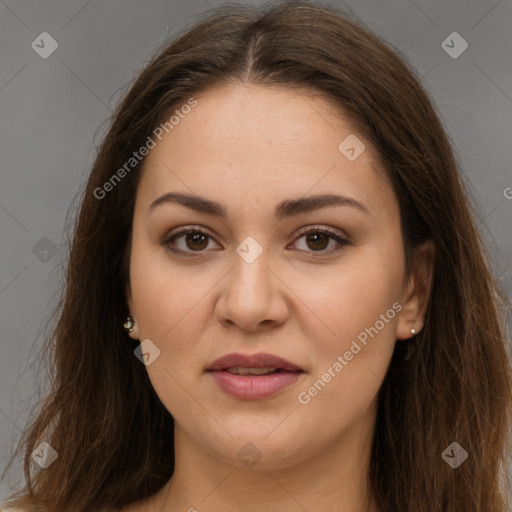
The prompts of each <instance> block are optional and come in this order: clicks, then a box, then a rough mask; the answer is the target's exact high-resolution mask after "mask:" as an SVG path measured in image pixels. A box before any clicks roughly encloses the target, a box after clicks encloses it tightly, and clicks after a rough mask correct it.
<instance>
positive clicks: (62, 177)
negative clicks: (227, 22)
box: [0, 0, 512, 500]
mask: <svg viewBox="0 0 512 512" xmlns="http://www.w3.org/2000/svg"><path fill="white" fill-rule="evenodd" d="M253 3H255V4H260V3H261V2H257V1H256V0H253ZM331 3H333V4H334V5H336V4H338V5H345V7H346V6H349V7H350V8H351V9H353V10H354V11H355V12H356V13H357V14H358V15H359V16H360V17H361V18H362V19H363V20H364V21H365V22H366V23H367V25H368V26H369V27H370V28H371V29H373V30H374V31H376V32H377V33H378V34H380V35H381V36H383V37H384V38H385V39H386V40H387V41H388V42H390V43H391V44H393V45H394V46H395V47H397V48H398V49H400V50H401V51H402V52H403V53H404V54H405V55H406V57H407V58H408V59H409V61H410V62H411V63H412V64H413V65H414V67H415V68H416V69H417V70H418V72H419V73H420V74H421V76H422V77H423V81H424V84H425V86H426V87H427V89H428V90H429V92H430V93H431V94H432V96H433V98H434V100H435V102H436V104H437V107H438V110H439V111H440V113H441V116H442V119H443V121H444V124H445V126H446V128H447V130H448V132H449V134H450V136H451V138H452V141H453V143H454V145H455V148H456V151H457V153H458V158H459V160H460V164H461V169H462V171H463V173H464V174H465V176H466V177H467V179H468V181H469V183H470V185H471V187H472V190H473V193H474V196H475V200H476V202H477V205H478V207H479V209H480V211H481V216H482V219H483V220H484V221H485V224H482V223H481V226H482V230H483V235H484V237H485V240H486V243H487V244H488V247H489V250H490V253H491V255H492V257H493V269H494V271H495V273H496V275H498V276H499V277H500V278H502V281H501V282H502V283H503V286H504V288H505V290H506V292H507V293H508V295H509V296H511V295H512V279H511V275H510V268H511V262H512V236H511V235H512V228H511V222H510V219H511V213H512V198H511V199H507V198H506V197H505V194H504V190H506V189H507V187H512V172H511V170H510V164H509V163H510V162H511V161H512V144H511V133H512V116H511V114H512V83H511V70H512V60H511V56H512V30H511V29H512V24H511V20H512V2H511V1H510V0H500V1H497V0H489V1H482V0H480V1H477V0H456V1H451V2H448V1H446V0H433V1H427V0H414V1H413V0H391V1H382V0H371V1H366V0H362V1H355V0H352V1H349V2H348V3H346V4H341V0H339V1H338V2H335V1H333V2H331ZM219 4H220V2H215V1H214V0H208V1H203V0H194V1H188V0H187V2H184V1H183V2H178V1H175V0H172V1H170V0H165V1H164V0H149V1H143V0H129V1H127V0H124V1H121V0H109V1H106V0H88V1H87V0H81V1H78V0H67V1H64V0H59V1H57V0H49V1H48V0H47V1H44V2H43V1H35V0H0V159H1V160H0V173H1V174H0V178H1V179H0V232H1V245H0V324H1V331H0V332H1V351H0V354H1V356H0V357H1V360H0V471H1V470H3V468H4V466H5V464H6V462H7V459H8V456H9V455H10V454H11V451H12V450H13V448H14V443H15V442H16V441H17V440H18V438H19V435H20V432H21V429H22V428H23V426H24V423H25V421H26V420H27V418H28V412H29V408H30V407H31V406H32V405H33V404H34V403H36V401H37V399H38V396H37V394H38V390H41V389H42V388H43V385H44V375H43V376H40V377H39V378H37V375H36V372H35V370H36V364H37V358H36V356H37V350H38V348H39V347H40V345H41V343H42V339H41V332H40V328H41V322H42V321H43V320H44V319H45V317H46V316H47V315H48V314H49V313H50V312H51V309H52V307H53V306H54V305H55V303H56V300H57V295H56V293H57V290H58V286H59V283H60V282H61V278H62V271H63V265H64V264H65V259H66V255H67V245H66V243H67V240H66V236H65V231H64V225H65V220H66V214H67V213H68V210H69V208H70V205H71V201H72V200H73V198H74V196H75V195H76V193H77V191H78V188H79V186H80V184H82V183H83V181H84V180H85V178H86V176H87V172H88V170H89V169H90V165H91V163H92V161H93V158H94V153H95V144H97V143H98V142H99V140H100V138H101V134H102V133H103V131H102V130H100V127H101V126H102V122H103V121H104V120H105V119H106V118H107V116H108V115H109V114H110V109H112V108H113V107H114V105H115V103H116V101H117V100H118V99H119V94H120V92H119V89H120V88H121V87H122V86H124V85H125V84H126V82H127V81H128V80H130V79H131V78H132V77H133V76H134V75H135V74H136V72H137V70H140V69H141V67H142V66H143V64H144V62H145V61H146V60H147V59H148V58H149V57H150V56H151V54H152V53H153V51H154V50H155V49H156V48H157V46H158V45H160V44H161V43H162V42H163V41H164V40H165V39H166V38H168V37H169V36H172V35H173V34H175V33H176V32H177V31H179V30H181V29H183V28H184V27H186V26H189V25H190V24H191V23H193V21H194V20H195V18H194V15H196V14H199V13H202V12H204V11H205V10H207V9H209V8H210V7H211V6H215V5H219ZM454 31H455V32H458V33H459V34H460V35H461V36H462V37H463V38H464V39H465V40H466V41H467V43H468V45H469V46H468V48H467V50H466V51H465V52H464V53H462V54H461V55H460V56H459V57H458V58H452V57H451V56H449V55H448V54H447V53H446V52H445V50H443V48H442V47H441V43H442V41H443V40H445V39H446V38H447V36H448V35H449V34H451V33H452V32H454ZM42 32H48V33H50V34H51V36H52V37H53V38H55V40H56V41H57V42H58V45H59V46H58V48H57V50H56V51H55V52H54V53H53V54H52V55H50V56H49V57H48V58H47V59H43V58H41V57H40V56H39V55H38V54H37V53H36V52H35V51H34V50H33V49H32V47H31V43H32V41H34V40H36V38H37V37H38V36H39V34H41V33H42ZM38 40H39V39H38ZM449 44H452V43H449ZM453 44H454V45H455V44H457V45H458V43H455V42H454V43H453ZM458 48H459V47H458V46H455V49H458ZM510 196H512V191H511V194H510ZM484 225H487V226H488V228H484ZM470 278H471V277H470V276H468V279H470ZM18 478H19V475H18V474H17V473H16V466H15V470H14V471H13V472H12V474H10V475H9V476H8V478H6V479H5V480H4V481H3V482H1V484H0V500H1V499H2V498H4V497H5V495H6V493H7V486H8V485H10V484H14V483H15V482H16V481H17V480H18Z"/></svg>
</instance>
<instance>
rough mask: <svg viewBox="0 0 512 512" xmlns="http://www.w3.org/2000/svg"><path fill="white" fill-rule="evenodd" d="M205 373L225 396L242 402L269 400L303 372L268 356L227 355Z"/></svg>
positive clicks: (275, 357) (281, 359) (282, 360)
mask: <svg viewBox="0 0 512 512" xmlns="http://www.w3.org/2000/svg"><path fill="white" fill-rule="evenodd" d="M206 371H207V372H209V373H210V374H211V376H212V378H213V381H214V382H215V383H216V384H217V385H218V387H219V388H220V389H221V390H222V391H224V392H225V393H227V394H229V395H231V396H234V397H235V398H239V399H243V400H259V399H262V398H266V397H269V396H271V395H274V394H276V393H278V392H279V391H282V390H283V389H285V388H286V387H288V386H290V385H292V384H294V383H295V382H297V380H298V379H299V378H300V376H301V375H303V374H304V373H305V371H304V370H303V369H302V368H300V367H298V366H297V365H296V364H294V363H292V362H290V361H287V360H286V359H283V358H281V357H278V356H274V355H272V354H263V353H260V354H253V355H246V354H228V355H226V356H223V357H221V358H219V359H217V360H215V361H214V362H213V363H212V364H211V365H210V366H209V367H208V368H206Z"/></svg>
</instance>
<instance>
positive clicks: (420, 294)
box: [396, 240, 436, 340]
mask: <svg viewBox="0 0 512 512" xmlns="http://www.w3.org/2000/svg"><path fill="white" fill-rule="evenodd" d="M435 257H436V248H435V244H434V242H433V240H427V241H426V242H424V243H423V244H421V245H420V246H419V247H417V248H415V249H414V253H413V261H412V264H411V272H410V275H409V277H408V279H407V282H406V283H405V285H404V294H403V296H402V301H401V304H402V310H401V311H400V316H399V319H398V324H397V331H396V337H397V339H399V340H405V339H408V338H411V337H412V336H414V335H415V334H412V333H411V329H415V330H416V334H417V333H419V332H420V331H421V329H423V327H424V325H425V313H426V311H427V307H428V303H429V300H430V293H431V290H432V283H433V281H434V262H435Z"/></svg>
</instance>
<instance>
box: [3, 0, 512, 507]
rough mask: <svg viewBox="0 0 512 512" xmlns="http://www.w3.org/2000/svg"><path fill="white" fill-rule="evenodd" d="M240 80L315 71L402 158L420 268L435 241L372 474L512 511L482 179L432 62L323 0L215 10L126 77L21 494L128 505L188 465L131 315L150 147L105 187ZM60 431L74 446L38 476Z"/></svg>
mask: <svg viewBox="0 0 512 512" xmlns="http://www.w3.org/2000/svg"><path fill="white" fill-rule="evenodd" d="M228 83H229V84H237V83H254V84H260V85H263V86H268V87H271V86H274V85H275V86H280V87H282V86H285V87H290V88H296V87H297V88H301V89H303V88H307V89H309V90H310V91H311V92H320V93H322V94H323V95H324V96H325V97H327V98H329V99H331V101H332V102H333V103H335V104H337V105H339V106H341V107H342V108H343V110H344V112H346V114H347V115H348V116H349V118H350V120H351V122H352V123H353V124H354V126H355V127H356V128H357V129H358V130H359V131H360V133H361V134H362V135H363V136H364V137H366V139H367V140H368V141H369V143H371V144H373V146H374V148H375V149H376V150H377V152H378V154H379V156H380V158H381V161H382V163H383V165H384V167H385V169H386V171H387V173H388V174H389V177H390V179H391V183H392V184H393V188H394V190H395V192H396V196H397V198H398V201H399V206H400V214H401V221H402V230H403V238H404V248H405V253H406V260H407V262H408V266H407V270H408V269H409V268H410V267H409V263H410V261H411V257H412V249H413V248H414V247H415V246H416V245H418V244H419V243H421V242H422V241H424V240H425V239H432V240H433V241H434V243H435V246H436V253H437V257H436V264H435V269H434V271H435V275H434V283H433V290H432V294H431V300H430V303H429V307H428V310H427V315H426V321H425V328H424V329H423V330H422V331H421V332H420V333H419V334H418V335H417V336H416V337H415V339H414V350H412V352H410V353H409V355H408V357H407V358H406V359H405V358H404V354H405V353H404V349H405V344H404V343H397V344H396V348H395V353H394V355H393V358H392V361H391V364H390V367H389V370H388V373H387V375H386V378H385V380H384V382H383V383H382V386H381V389H380V391H379V405H378V416H377V424H376V430H375V436H374V442H373V448H372V457H371V465H370V472H369V475H368V478H369V482H370V486H371V491H372V493H373V494H374V496H375V499H376V500H377V504H378V506H379V508H380V510H382V511H388V510H392V511H394V512H406V511H410V512H427V511H428V512H439V511H443V512H459V511H461V510H464V511H465V512H476V511H478V512H484V511H485V512H487V511H488V512H491V511H492V512H505V511H506V503H507V499H508V496H507V492H506V488H505V485H504V482H506V468H507V462H508V442H507V440H508V439H510V413H511V407H512V372H511V366H510V362H509V359H508V356H507V351H506V333H505V327H506V321H505V316H504V314H503V313H504V312H505V313H506V312H508V311H510V304H509V302H508V301H507V299H506V298H505V295H504V293H503V292H501V291H500V288H499V286H498V283H497V282H496V280H495V279H494V278H493V276H492V274H491V272H490V270H489V266H490V264H489V261H488V257H487V256H486V251H485V247H484V245H483V243H482V240H481V237H480V234H479V233H478V230H477V227H476V223H475V220H474V219H475V216H476V214H475V213H474V212H473V207H472V206H471V205H470V200H469V199H468V198H469V197H470V193H469V191H468V190H467V186H466V185H465V183H464V181H463V179H462V177H461V174H460V172H459V170H458V165H457V161H456V158H455V156H454V153H453V151H452V149H451V146H450V143H449V140H448V138H447V135H446V133H445V131H444V129H443V127H442V124H441V122H440V120H439V118H438V116H437V114H436V112H435V109H434V108H433V106H432V101H431V100H430V98H429V96H428V95H427V93H426V92H425V90H424V89H423V88H422V86H421V85H420V84H419V80H418V78H417V77H416V75H415V73H414V71H412V70H411V69H410V67H409V66H408V65H407V64H406V63H405V62H404V60H403V59H402V58H401V57H399V56H398V55H397V52H396V51H395V50H393V49H391V48H390V46H388V45H387V44H386V43H384V42H382V41H381V40H380V39H379V38H378V37H377V36H376V35H374V34H372V33H371V32H369V31H368V30H367V29H365V28H364V27H363V26H362V24H361V23H360V22H359V21H358V20H357V19H356V18H355V17H354V16H353V15H347V14H345V13H343V12H341V11H340V10H338V9H335V8H333V7H330V6H328V5H323V4H320V3H318V2H317V3H311V2H307V1H292V2H289V1H287V2H279V3H274V4H271V5H270V6H267V7H265V8H263V9H262V10H257V9H255V8H250V7H247V6H241V5H239V4H236V5H233V4H228V5H224V6H222V7H220V8H217V9H215V10H214V12H212V13H210V14H209V15H208V16H207V17H206V18H204V19H201V20H199V21H198V22H197V23H196V24H195V25H194V26H192V27H191V28H188V29H187V30H186V32H184V33H183V34H180V35H179V37H176V38H175V39H174V40H173V41H172V42H171V43H170V44H169V43H166V45H165V47H164V48H163V49H161V50H160V52H159V53H158V55H156V56H155V57H154V58H153V59H152V60H151V61H150V62H149V63H148V64H147V66H146V67H145V68H144V69H143V70H142V72H141V73H140V74H139V76H138V77H137V78H136V80H135V81H134V83H133V85H132V86H131V88H130V89H129V91H128V92H127V93H126V94H125V97H124V99H123V100H122V102H121V103H120V105H119V106H118V108H117V110H116V112H115V113H114V115H113V117H112V120H111V124H110V128H109V131H108V133H107V134H106V136H105V137H104V139H103V142H102V144H101V146H100V148H99V151H98V155H97V158H96V161H95V163H94V165H93V168H92V171H91V173H90V177H89V179H88V182H87V184H86V187H85V189H84V190H83V193H82V197H81V208H80V211H79V215H78V217H77V220H76V223H75V225H74V226H73V228H74V238H73V240H72V244H71V251H70V258H69V265H68V268H67V274H66V283H65V286H64V289H63V294H62V299H61V301H60V304H59V306H58V318H57V321H56V322H55V325H54V328H53V329H52V331H51V335H50V336H48V337H47V339H46V340H45V344H44V346H43V349H42V350H43V352H42V355H41V357H42V358H43V356H44V355H45V356H46V357H49V362H50V364H49V367H50V369H51V370H52V371H51V372H50V391H49V392H48V394H47V395H46V396H45V398H44V400H43V401H42V403H41V404H40V405H39V406H38V408H37V410H36V411H35V413H34V415H33V420H32V421H31V422H30V424H29V425H28V426H27V428H26V430H25V432H24V434H23V436H22V439H21V440H20V443H19V445H18V449H17V450H16V453H18V451H19V450H21V449H23V453H24V458H23V461H24V466H23V467H24V472H25V478H26V485H24V487H23V488H22V489H21V490H19V491H18V492H17V493H15V494H13V495H12V498H14V499H13V500H12V504H14V505H20V506H27V507H32V508H34V510H41V511H44V512H68V511H69V512H71V511H72V512H90V511H91V510H103V509H104V508H108V507H110V508H112V509H118V508H121V507H122V506H123V505H126V504H127V503H130V502H132V501H136V500H140V499H142V498H144V497H148V496H150V495H151V494H154V493H155V492H157V491H158V490H159V489H160V488H161V487H162V486H163V485H164V484H165V483H166V482H167V481H168V480H169V478H170V477H171V476H172V474H173V470H174V451H173V425H174V424H173V419H172V417H171V415H170V413H169V412H168V411H167V410H166V409H165V407H164V406H163V404H162V403H161V402H160V400H159V399H158V397H157V396H156V394H155V392H154V390H153V388H152V386H151V383H150V381H149V378H148V375H147V372H146V370H145V368H144V365H142V364H140V362H139V361H138V360H137V358H136V357H134V354H133V350H134V348H135V347H136V344H135V345H133V344H131V343H133V342H131V340H129V338H128V337H127V335H126V332H125V330H124V329H123V326H122V323H123V320H124V319H125V318H126V315H127V313H128V310H127V305H126V298H125V294H124V291H125V285H126V283H127V279H128V265H129V259H128V254H129V253H128V250H129V244H130V237H131V223H132V218H133V209H134V201H135V195H136V189H137V182H138V179H139V176H140V172H139V171H140V168H141V165H142V163H143V161H144V160H141V162H140V163H137V165H134V166H133V169H130V170H129V172H126V173H125V175H123V177H122V179H121V180H120V181H119V182H117V181H116V182H115V184H113V185H112V186H111V187H109V190H108V193H105V194H104V197H101V198H98V196H99V195H100V194H98V189H101V188H103V190H105V187H104V185H105V183H107V182H108V181H109V180H110V179H111V177H112V175H113V174H114V173H115V172H116V170H117V169H119V168H121V167H122V166H123V164H125V163H126V162H127V161H129V159H130V158H131V157H132V154H133V151H135V150H137V149H138V148H140V147H141V146H143V145H144V143H145V141H147V138H148V137H149V136H151V135H152V133H153V131H154V130H155V128H156V127H158V126H159V125H160V124H161V123H163V122H165V121H166V120H167V119H168V118H169V115H170V113H171V112H173V111H174V110H176V109H177V108H179V107H180V106H181V105H184V104H186V103H187V101H188V100H189V99H190V98H191V97H193V96H194V95H198V94H199V93H200V92H202V91H205V90H207V89H208V88H210V87H212V86H214V85H222V84H228ZM111 183H112V182H111ZM95 191H96V193H95ZM42 441H47V442H48V443H49V444H50V445H51V447H53V449H55V451H56V452H57V453H58V458H57V460H56V461H55V462H54V463H53V464H51V465H50V466H49V467H48V468H47V469H45V470H40V471H38V472H36V474H35V475H32V474H31V469H32V470H33V469H34V468H35V467H36V466H35V465H34V462H33V461H32V459H31V454H32V452H33V451H34V450H35V448H36V447H37V446H38V445H39V443H41V442H42ZM452 442H457V443H459V445H460V446H461V447H462V448H463V449H464V450H465V451H466V452H467V453H468V459H467V460H466V461H465V462H464V463H463V464H462V465H460V466H459V467H458V468H457V469H453V468H452V467H450V465H449V464H447V463H446V462H445V460H443V457H442V453H443V451H444V450H445V449H446V448H447V447H449V445H451V443H452ZM15 455H16V454H15ZM11 464H12V459H11V462H10V464H9V466H10V465H11ZM9 466H8V467H9Z"/></svg>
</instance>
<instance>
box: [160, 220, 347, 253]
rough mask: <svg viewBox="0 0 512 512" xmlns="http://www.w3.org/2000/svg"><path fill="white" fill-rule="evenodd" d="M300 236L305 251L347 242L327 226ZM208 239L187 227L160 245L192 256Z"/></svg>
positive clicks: (330, 248) (329, 249) (324, 250)
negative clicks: (181, 243) (183, 243)
mask: <svg viewBox="0 0 512 512" xmlns="http://www.w3.org/2000/svg"><path fill="white" fill-rule="evenodd" d="M181 238H183V239H184V241H185V247H179V244H177V243H176V240H179V239H181ZM302 238H305V243H306V246H307V247H308V248H309V249H311V251H308V249H299V250H304V251H306V252H331V251H332V250H333V247H332V246H331V247H329V243H330V242H332V241H335V242H337V244H338V246H339V247H337V248H335V249H334V250H337V249H340V248H341V247H343V246H345V245H348V243H349V242H348V240H346V239H345V238H343V237H342V236H340V235H339V234H338V233H336V232H334V231H331V230H330V229H328V228H323V229H320V228H319V227H315V228H309V229H307V230H304V231H302V232H301V233H300V236H299V237H298V238H296V241H298V240H300V239H302ZM209 239H211V240H212V241H214V239H213V237H212V236H211V235H210V234H209V233H208V232H207V231H204V230H202V229H199V228H187V229H183V230H182V231H179V232H177V233H175V234H173V235H172V236H171V237H169V238H167V239H166V240H165V241H164V242H163V244H162V245H164V246H165V247H166V248H167V249H168V250H169V251H171V252H173V253H178V254H187V255H189V256H192V254H191V253H202V252H205V251H204V250H205V249H206V248H207V247H208V244H209ZM334 245H336V244H334ZM326 249H327V250H326ZM194 256H195V255H194Z"/></svg>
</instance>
